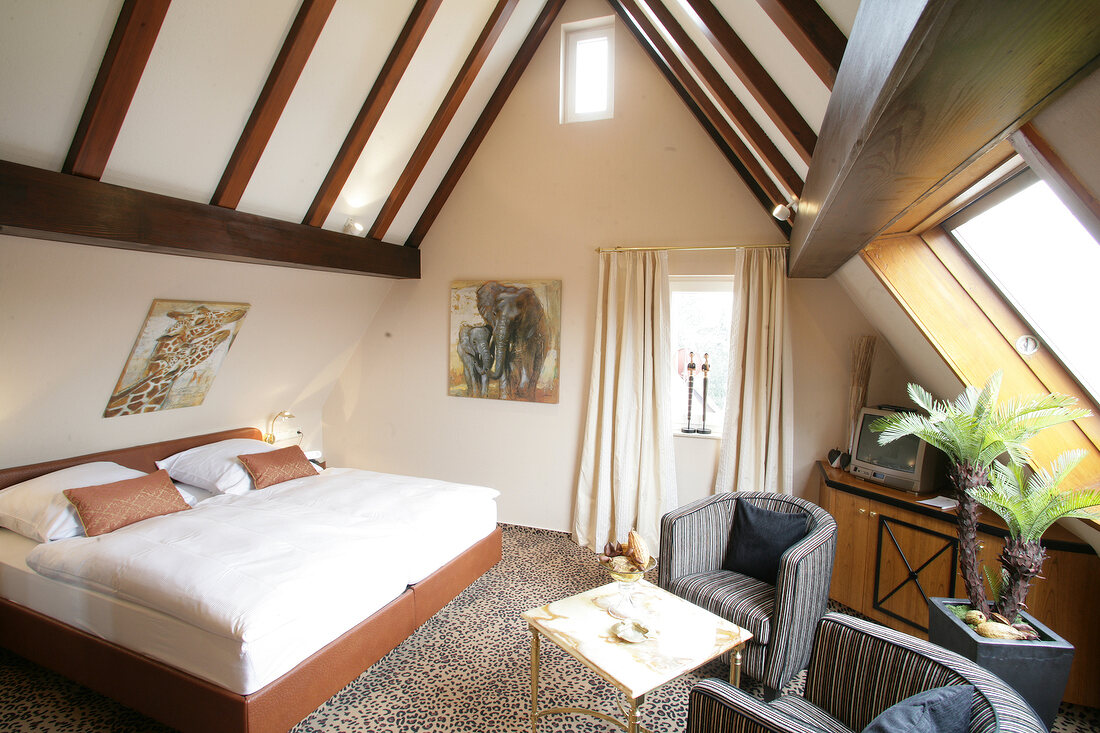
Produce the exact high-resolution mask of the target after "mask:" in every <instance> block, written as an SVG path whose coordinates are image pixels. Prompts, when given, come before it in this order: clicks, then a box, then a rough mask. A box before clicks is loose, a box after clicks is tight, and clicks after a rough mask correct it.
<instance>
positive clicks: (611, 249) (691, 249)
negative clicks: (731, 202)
mask: <svg viewBox="0 0 1100 733" xmlns="http://www.w3.org/2000/svg"><path fill="white" fill-rule="evenodd" d="M788 248H790V245H789V244H732V245H728V246H725V247H597V248H596V251H597V252H599V253H600V254H603V253H604V252H658V251H662V250H668V251H671V252H697V251H704V250H713V251H715V252H719V251H722V250H731V249H788Z"/></svg>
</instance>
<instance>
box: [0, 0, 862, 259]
mask: <svg viewBox="0 0 1100 733" xmlns="http://www.w3.org/2000/svg"><path fill="white" fill-rule="evenodd" d="M857 4H858V0H828V2H823V5H825V6H826V9H825V10H822V9H821V8H820V7H819V6H818V5H817V4H816V3H815V2H813V0H760V2H759V4H758V3H757V2H756V0H716V1H715V2H712V1H711V0H665V2H664V4H662V3H661V0H613V1H612V2H609V4H608V15H611V14H612V13H613V12H614V13H618V15H619V17H620V18H621V19H623V21H624V22H625V24H626V26H627V29H628V30H630V31H631V32H633V33H635V34H636V35H638V37H639V38H640V39H641V40H642V41H643V45H644V46H645V47H646V48H647V50H649V43H658V44H662V45H663V46H664V47H665V49H666V53H667V54H669V57H670V60H669V61H664V62H662V61H660V60H658V62H659V63H672V64H676V65H678V66H679V69H680V73H682V74H685V75H690V76H689V78H688V77H685V80H684V81H683V82H681V83H685V82H686V83H688V84H694V85H695V86H696V87H697V90H696V92H697V95H698V96H697V99H696V100H694V101H693V102H691V105H692V106H693V107H694V108H695V109H700V108H705V111H699V112H697V115H698V116H700V117H701V119H702V120H703V121H704V126H705V127H707V128H708V132H711V134H712V136H713V137H715V138H716V142H718V144H719V147H720V148H723V149H724V152H725V151H729V156H728V157H730V160H731V163H732V164H733V165H735V166H736V167H737V168H738V171H739V172H741V173H742V175H743V176H744V177H745V178H746V181H747V182H748V183H749V185H750V188H752V189H753V191H754V192H755V193H756V194H757V197H758V198H760V200H761V205H763V206H767V207H768V208H769V209H770V208H771V207H772V206H774V205H775V204H777V203H784V202H785V201H787V200H789V199H790V198H791V197H792V196H793V195H796V194H797V193H798V192H799V190H800V188H801V184H802V180H803V179H804V177H805V175H806V170H807V164H808V162H809V159H810V155H811V153H812V145H813V141H814V140H816V130H817V128H819V127H820V125H821V119H822V117H823V115H824V112H825V108H826V106H827V104H828V98H829V86H830V85H831V83H832V79H833V78H834V77H835V74H836V64H838V63H839V54H840V53H842V51H843V42H844V33H843V32H842V31H841V30H839V29H838V25H839V27H840V28H843V29H845V30H847V29H850V27H851V23H852V21H853V19H854V17H855V12H856V5H857ZM562 5H564V0H257V1H255V2H232V3H225V2H219V1H218V0H176V1H175V2H171V0H82V2H79V3H74V2H34V1H31V0H3V6H2V7H3V17H4V21H5V22H4V23H3V24H2V28H0V60H2V64H0V67H2V71H0V96H2V98H3V99H4V105H3V107H4V112H3V113H2V117H0V159H2V160H3V161H6V163H11V164H17V165H8V164H5V165H3V166H2V167H0V174H2V182H0V185H2V186H3V193H4V198H5V199H6V200H8V202H9V205H8V206H7V207H6V210H5V212H4V218H3V219H2V220H0V224H2V225H3V231H5V232H8V233H18V234H24V235H30V236H50V237H51V238H63V239H67V240H69V241H77V242H85V243H94V244H106V245H108V246H131V247H135V248H142V249H153V250H155V251H174V252H176V253H177V254H193V255H197V256H215V257H225V258H229V259H244V260H252V261H270V262H272V263H281V264H288V265H291V266H305V267H316V268H319V269H337V270H345V271H365V272H370V273H372V274H383V275H392V276H399V277H400V276H406V277H408V276H412V277H415V276H417V274H418V272H419V257H418V253H417V252H407V253H406V252H397V253H394V252H393V251H392V249H393V248H392V247H391V246H390V245H401V246H402V247H403V248H404V249H413V250H415V248H417V247H418V246H419V245H420V243H421V242H422V241H423V238H424V235H425V234H426V233H427V231H428V229H429V228H430V226H431V223H432V221H433V220H434V218H435V215H436V214H437V213H438V212H439V210H440V209H441V208H442V205H443V203H444V202H445V201H446V198H447V195H448V193H449V192H450V190H451V189H453V187H454V185H455V183H456V182H457V180H458V178H459V177H460V176H461V174H462V171H463V169H464V167H465V165H466V163H467V162H468V161H469V159H470V157H471V156H472V154H473V152H474V151H475V150H476V148H477V144H478V143H479V142H480V140H481V138H482V137H484V135H485V134H486V133H487V132H488V129H489V128H490V127H491V125H492V121H493V119H494V117H495V115H496V113H497V112H498V111H499V109H500V108H501V107H502V106H503V104H504V101H505V100H506V99H507V96H508V93H509V91H510V90H511V88H512V86H514V84H515V82H516V81H517V80H518V78H519V76H520V75H521V74H522V72H523V69H524V67H525V66H526V63H527V61H528V60H529V59H530V56H531V55H532V54H533V52H534V49H535V48H536V47H537V46H538V45H539V43H541V42H543V41H544V40H546V42H549V43H558V39H557V38H551V39H546V34H547V31H548V30H549V28H550V27H551V26H552V24H553V21H554V19H555V17H556V15H557V13H558V11H559V10H560V8H561V6H562ZM830 14H831V15H830ZM773 18H774V19H778V21H777V20H774V19H773ZM777 22H778V24H777ZM638 24H644V27H645V28H646V30H645V31H644V33H647V34H649V36H651V40H650V41H648V42H647V40H646V37H645V36H644V35H640V34H641V33H643V31H639V30H638ZM619 27H620V32H621V31H622V30H623V23H620V25H619ZM819 39H824V40H819ZM669 49H675V51H670V50H669ZM803 53H805V54H806V55H807V57H808V58H809V60H808V61H807V60H806V59H804V58H803ZM662 71H665V69H662ZM666 73H668V72H666ZM695 109H693V111H695ZM595 124H598V123H595ZM742 139H743V140H744V142H742ZM731 148H735V149H736V150H735V151H732V150H731ZM23 166H30V167H31V168H34V169H40V170H34V171H31V170H28V169H26V168H24V167H23ZM45 172H51V173H54V174H58V175H41V174H42V173H45ZM62 176H64V177H62ZM73 176H76V177H81V178H85V179H91V180H93V181H99V182H101V183H102V184H109V186H103V185H93V186H88V185H83V184H82V182H79V181H70V180H67V179H68V178H71V177H73ZM32 188H33V189H34V190H32V191H29V192H28V189H32ZM144 194H150V195H144ZM62 197H74V198H62ZM59 199H60V201H62V202H63V203H64V204H66V205H62V206H54V207H53V210H52V212H50V216H51V217H53V216H55V215H59V214H60V212H59V211H58V210H59V209H70V210H71V211H70V213H69V214H60V218H61V219H62V220H65V221H63V222H62V223H61V224H60V225H57V222H54V223H53V224H52V225H51V226H54V225H56V226H54V228H55V229H59V230H61V231H53V232H50V233H48V234H44V233H42V231H41V230H39V229H38V225H37V224H36V222H35V221H34V218H35V217H34V216H33V214H34V213H35V212H36V211H38V210H39V209H43V210H48V209H49V208H50V206H49V203H50V201H53V202H55V204H56V203H58V202H59ZM176 199H182V200H183V202H188V203H190V204H192V205H191V206H188V205H186V204H185V203H183V202H178V201H175V200H176ZM211 207H217V208H222V209H227V210H230V212H235V213H238V214H241V215H249V216H240V217H238V216H235V215H234V214H233V213H227V212H215V211H212V210H211ZM8 209H10V210H11V211H8ZM120 211H122V212H129V213H128V214H126V213H120ZM148 212H152V213H151V214H150V213H148ZM9 214H10V215H9ZM180 217H183V218H184V219H185V220H187V221H195V220H201V221H205V226H204V227H202V228H200V229H199V230H198V232H192V233H189V232H187V231H184V232H182V233H181V234H180V235H179V239H180V240H182V241H179V242H175V241H173V236H172V233H171V232H152V233H151V227H152V228H153V229H156V227H159V226H168V224H169V222H172V221H177V222H178V221H179V220H180ZM349 218H353V219H354V220H355V222H356V223H357V224H358V225H359V226H361V227H362V230H361V231H354V230H352V233H351V234H347V233H344V231H343V230H344V229H345V224H346V222H348V220H349ZM269 219H270V220H274V222H271V221H267V220H269ZM150 221H151V222H153V223H152V224H150ZM91 222H94V223H91ZM254 227H260V229H258V230H255V231H258V232H259V234H258V235H255V236H251V235H250V236H247V237H244V238H242V237H239V236H236V235H235V233H236V232H240V231H241V230H249V229H252V228H254ZM272 231H278V232H279V234H280V236H281V239H280V240H279V241H278V242H277V243H276V244H275V245H274V246H266V242H265V241H264V240H265V239H266V238H267V237H268V236H269V235H270V232H272ZM322 231H323V232H327V233H329V234H328V235H327V236H325V235H321V232H322ZM212 233H215V234H214V237H215V241H214V242H213V243H207V242H203V241H197V240H199V239H201V238H203V237H206V236H210V235H211V234H212ZM352 236H355V237H357V239H356V240H353V239H350V237H352ZM295 238H298V240H299V248H300V249H302V250H304V251H305V253H304V254H301V255H300V256H297V257H289V258H288V257H285V256H284V254H285V251H286V250H287V249H288V248H292V244H291V243H292V242H293V240H294V239H295ZM341 247H345V248H353V249H356V250H358V251H357V252H356V255H358V257H355V256H351V257H344V258H342V259H340V258H337V259H333V258H332V257H331V254H332V253H333V252H335V251H336V250H338V249H339V248H341ZM408 255H416V256H415V257H411V258H410V257H409V256H408ZM377 258H381V260H383V261H384V262H385V263H387V264H384V265H381V266H379V265H377V264H376V263H375V259H377ZM394 263H396V264H394Z"/></svg>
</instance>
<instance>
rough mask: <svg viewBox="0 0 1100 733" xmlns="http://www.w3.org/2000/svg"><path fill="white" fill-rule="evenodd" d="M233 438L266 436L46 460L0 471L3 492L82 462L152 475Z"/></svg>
mask: <svg viewBox="0 0 1100 733" xmlns="http://www.w3.org/2000/svg"><path fill="white" fill-rule="evenodd" d="M230 438H253V439H255V440H263V433H262V432H261V431H260V430H259V429H258V428H234V429H233V430H222V431H221V432H218V433H207V434H206V435H195V436H192V437H190V438H177V439H175V440H165V441H161V442H160V443H149V444H148V445H136V446H133V447H131V448H117V449H115V450H105V451H102V452H100V453H89V454H88V455H85V456H74V457H72V458H60V459H57V460H54V461H45V462H43V463H33V464H31V465H29V466H15V467H13V468H0V489H3V488H5V487H8V486H11V485H12V484H17V483H19V482H20V481H26V480H28V479H32V478H34V477H36V476H42V475H43V474H47V473H50V472H52V471H58V470H60V469H62V468H68V467H69V466H76V465H78V464H81V463H90V462H92V461H114V462H115V463H119V464H121V465H123V466H127V467H128V468H135V469H137V470H139V471H147V472H152V471H155V470H157V467H156V464H155V463H154V461H159V460H161V459H162V458H167V457H168V456H170V455H173V454H175V453H179V452H180V451H182V450H187V449H188V448H194V447H195V446H197V445H206V444H207V443H216V442H218V441H219V440H228V439H230Z"/></svg>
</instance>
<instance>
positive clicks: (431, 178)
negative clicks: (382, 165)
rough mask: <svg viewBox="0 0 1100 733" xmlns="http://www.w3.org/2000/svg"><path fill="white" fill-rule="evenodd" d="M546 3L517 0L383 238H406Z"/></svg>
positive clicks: (549, 40) (399, 241)
mask: <svg viewBox="0 0 1100 733" xmlns="http://www.w3.org/2000/svg"><path fill="white" fill-rule="evenodd" d="M545 4H546V3H545V0H520V1H519V3H518V4H517V5H516V9H515V11H514V12H513V13H512V17H511V18H510V19H509V20H508V25H506V26H505V28H504V31H503V32H502V33H501V34H500V38H498V39H497V42H496V45H495V46H494V47H493V50H492V52H491V53H490V54H489V58H488V59H486V61H485V66H483V67H482V69H481V73H479V74H478V75H477V79H476V80H475V81H474V84H473V86H471V87H470V90H469V92H467V94H466V98H465V99H464V100H463V102H462V105H461V106H460V107H459V108H458V113H457V114H455V117H454V120H452V122H451V124H450V126H449V127H448V128H447V132H446V133H444V135H443V137H442V138H441V139H440V141H439V145H438V146H436V149H435V152H434V153H433V154H432V157H431V158H430V159H429V160H428V164H427V165H426V166H425V167H424V172H423V173H421V174H420V178H419V179H417V181H416V185H414V186H413V188H412V190H411V191H410V192H409V197H408V199H406V201H405V204H404V205H403V206H402V207H401V210H400V211H398V213H397V216H396V217H394V220H393V224H391V225H390V228H389V231H387V232H386V235H385V236H384V237H383V239H384V240H385V241H387V242H393V243H395V244H402V243H404V242H405V240H406V239H408V238H409V234H410V233H411V232H412V230H413V227H415V226H416V223H417V222H418V221H419V220H420V215H421V214H422V213H423V211H424V208H425V207H426V206H427V205H428V202H429V201H430V200H431V198H432V195H433V194H434V193H435V191H436V189H437V188H438V187H439V184H440V182H441V181H442V180H443V176H445V175H446V174H447V171H448V170H449V169H450V167H451V163H452V162H453V161H454V158H455V156H456V155H457V154H458V151H459V150H460V149H461V148H462V144H463V143H465V142H466V138H467V137H469V135H470V130H472V129H473V127H474V124H475V123H476V122H477V120H478V118H479V117H480V116H481V113H482V112H483V111H484V109H485V105H486V104H487V103H488V102H489V97H491V96H493V92H494V91H496V88H497V85H498V84H499V83H500V79H501V77H502V76H504V72H505V71H507V70H508V66H509V65H510V64H511V63H512V60H513V59H514V58H515V56H516V52H517V51H519V47H520V46H521V45H523V41H524V39H525V38H527V34H528V33H529V32H530V30H531V27H532V26H533V25H534V24H535V20H536V19H537V18H538V16H539V13H540V12H542V8H543V6H544V5H545ZM554 42H556V39H554V38H551V35H550V34H547V36H546V38H545V39H544V40H543V43H554Z"/></svg>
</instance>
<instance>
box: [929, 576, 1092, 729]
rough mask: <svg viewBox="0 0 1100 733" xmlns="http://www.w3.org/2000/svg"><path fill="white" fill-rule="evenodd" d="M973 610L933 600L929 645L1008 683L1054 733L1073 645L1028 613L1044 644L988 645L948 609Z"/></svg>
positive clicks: (953, 601) (963, 602)
mask: <svg viewBox="0 0 1100 733" xmlns="http://www.w3.org/2000/svg"><path fill="white" fill-rule="evenodd" d="M969 605H970V601H968V600H966V599H965V598H929V599H928V640H929V641H931V642H932V643H933V644H938V645H939V646H942V647H944V648H945V649H950V650H951V651H953V652H955V653H956V654H960V655H962V656H964V657H966V658H967V659H970V660H972V661H974V662H976V663H977V664H979V665H981V666H982V667H985V668H986V669H988V670H989V671H990V672H992V673H993V674H995V675H997V676H998V677H1000V678H1001V679H1002V680H1004V681H1005V682H1007V683H1008V684H1009V685H1010V686H1011V687H1012V688H1013V689H1015V690H1016V692H1018V693H1020V697H1022V698H1024V699H1025V700H1027V702H1028V704H1029V705H1031V707H1032V709H1033V710H1034V711H1035V714H1036V715H1038V716H1039V718H1040V719H1041V720H1042V721H1043V724H1044V725H1046V727H1047V729H1048V730H1049V729H1050V726H1051V724H1052V723H1053V722H1054V718H1055V716H1057V715H1058V705H1059V703H1061V702H1062V695H1063V694H1064V693H1065V691H1066V682H1067V681H1068V680H1069V668H1070V665H1071V664H1073V645H1072V644H1070V643H1069V642H1068V641H1066V640H1065V639H1063V638H1062V637H1060V636H1058V634H1056V633H1054V632H1053V631H1051V630H1050V629H1049V628H1047V627H1046V626H1044V625H1043V624H1041V623H1039V622H1038V621H1036V620H1035V618H1034V617H1033V616H1031V615H1030V614H1027V613H1021V614H1020V615H1021V616H1023V618H1024V620H1025V621H1027V623H1029V624H1031V625H1032V626H1034V627H1035V630H1036V631H1038V632H1039V641H1011V640H1008V639H987V638H985V637H984V636H981V635H979V634H977V633H976V632H975V631H974V630H973V629H972V628H970V626H968V625H967V624H966V623H965V622H964V621H963V620H962V619H960V618H959V617H958V616H956V615H955V614H953V613H952V612H951V611H950V610H949V609H947V608H946V606H969Z"/></svg>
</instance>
